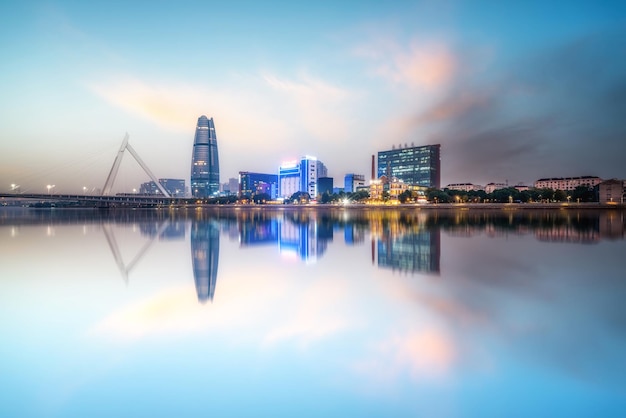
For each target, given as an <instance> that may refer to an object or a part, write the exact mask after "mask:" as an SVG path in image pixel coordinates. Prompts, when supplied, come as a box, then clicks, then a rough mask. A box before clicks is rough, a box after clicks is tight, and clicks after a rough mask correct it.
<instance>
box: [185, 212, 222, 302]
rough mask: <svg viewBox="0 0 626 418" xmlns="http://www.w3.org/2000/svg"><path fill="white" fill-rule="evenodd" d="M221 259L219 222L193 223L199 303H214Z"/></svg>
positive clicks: (194, 267) (195, 273)
mask: <svg viewBox="0 0 626 418" xmlns="http://www.w3.org/2000/svg"><path fill="white" fill-rule="evenodd" d="M219 258H220V229H219V224H218V223H217V221H210V220H204V221H201V220H194V221H192V222H191V262H192V265H193V276H194V281H195V283H196V293H197V294H198V302H200V303H206V302H207V301H213V297H214V296H215V285H216V283H217V269H218V265H219Z"/></svg>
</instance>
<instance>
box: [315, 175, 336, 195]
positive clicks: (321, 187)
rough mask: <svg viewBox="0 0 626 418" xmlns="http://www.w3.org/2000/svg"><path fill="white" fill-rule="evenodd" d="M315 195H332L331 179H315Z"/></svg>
mask: <svg viewBox="0 0 626 418" xmlns="http://www.w3.org/2000/svg"><path fill="white" fill-rule="evenodd" d="M317 193H318V195H323V194H324V193H328V194H333V178H332V177H319V178H318V179H317Z"/></svg>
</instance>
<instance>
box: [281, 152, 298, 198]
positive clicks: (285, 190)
mask: <svg viewBox="0 0 626 418" xmlns="http://www.w3.org/2000/svg"><path fill="white" fill-rule="evenodd" d="M298 191H300V164H298V162H297V161H286V162H283V163H282V164H281V165H280V167H279V168H278V197H282V198H289V197H291V195H293V194H294V193H296V192H298Z"/></svg>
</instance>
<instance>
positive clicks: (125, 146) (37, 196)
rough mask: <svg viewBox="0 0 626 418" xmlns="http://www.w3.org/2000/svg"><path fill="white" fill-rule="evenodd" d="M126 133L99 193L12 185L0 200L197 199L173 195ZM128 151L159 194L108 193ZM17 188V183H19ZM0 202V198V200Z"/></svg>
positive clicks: (131, 203) (177, 202) (133, 202)
mask: <svg viewBox="0 0 626 418" xmlns="http://www.w3.org/2000/svg"><path fill="white" fill-rule="evenodd" d="M128 139H129V136H128V133H126V135H125V136H124V139H123V141H122V145H121V147H120V149H119V151H118V152H117V155H116V157H115V160H114V161H113V166H112V167H111V170H110V171H109V175H108V176H107V179H106V181H105V183H104V187H103V188H102V193H101V194H97V195H96V194H86V193H85V194H55V193H50V187H54V186H48V193H20V192H19V191H18V190H16V187H15V185H12V189H13V190H12V193H0V199H19V200H22V201H33V202H37V201H39V202H42V203H44V202H46V203H48V204H51V205H52V204H53V203H54V202H59V203H63V204H64V205H67V204H72V203H73V204H76V205H85V206H96V207H144V206H146V207H147V206H150V207H154V206H181V205H188V204H192V203H195V202H196V201H197V199H194V198H187V197H173V196H171V195H170V194H169V192H168V191H167V190H166V189H165V188H164V187H163V185H162V184H161V183H160V182H159V180H158V179H157V177H156V176H155V175H154V174H153V173H152V171H151V170H150V169H149V168H148V166H147V165H146V164H145V163H144V162H143V160H142V159H141V157H140V156H139V154H138V153H137V152H136V151H135V149H134V148H133V147H132V146H131V145H130V144H129V143H128ZM126 151H128V152H129V153H130V154H131V155H132V157H133V158H134V159H135V161H136V162H137V163H138V164H139V166H140V167H141V168H142V169H143V171H144V172H145V173H146V174H147V175H148V177H150V179H151V180H152V181H153V182H154V183H155V184H156V186H157V188H158V189H159V191H160V192H161V194H159V195H141V194H136V193H118V194H115V195H111V189H112V187H113V184H114V183H115V179H116V177H117V174H118V171H119V168H120V165H121V163H122V158H123V157H124V154H125V152H126ZM18 187H19V186H18ZM0 203H1V200H0Z"/></svg>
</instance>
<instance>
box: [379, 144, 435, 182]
mask: <svg viewBox="0 0 626 418" xmlns="http://www.w3.org/2000/svg"><path fill="white" fill-rule="evenodd" d="M440 149H441V145H439V144H437V145H424V146H420V147H414V146H411V147H406V146H405V147H404V148H402V147H398V148H395V147H394V148H392V149H391V150H389V151H379V152H378V178H380V177H381V176H383V175H386V176H387V177H388V178H391V177H396V178H398V179H399V180H402V181H403V182H404V183H405V184H407V185H411V186H422V187H435V188H437V189H439V188H440V187H441V186H440V184H441V158H440Z"/></svg>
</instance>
